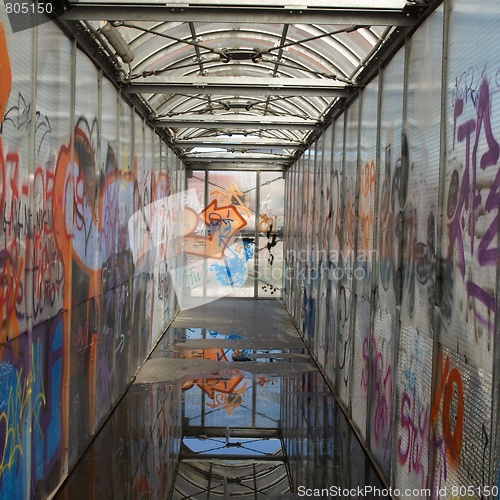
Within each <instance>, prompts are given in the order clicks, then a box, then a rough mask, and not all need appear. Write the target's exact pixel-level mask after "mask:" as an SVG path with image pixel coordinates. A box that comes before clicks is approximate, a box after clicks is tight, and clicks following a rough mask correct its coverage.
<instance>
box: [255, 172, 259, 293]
mask: <svg viewBox="0 0 500 500" xmlns="http://www.w3.org/2000/svg"><path fill="white" fill-rule="evenodd" d="M255 182H256V189H255V248H254V259H253V266H254V269H253V275H254V281H253V296H254V299H256V298H257V297H258V296H259V279H258V278H259V258H260V252H259V247H260V234H259V220H260V172H259V171H258V170H257V172H256V181H255Z"/></svg>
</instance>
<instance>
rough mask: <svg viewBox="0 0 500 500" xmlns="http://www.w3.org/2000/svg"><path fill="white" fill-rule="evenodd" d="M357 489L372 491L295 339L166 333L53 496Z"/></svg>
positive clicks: (288, 494) (362, 459)
mask: <svg viewBox="0 0 500 500" xmlns="http://www.w3.org/2000/svg"><path fill="white" fill-rule="evenodd" d="M367 481H368V483H367ZM365 484H371V485H379V487H380V488H381V485H380V481H379V480H378V477H377V475H376V474H375V472H374V471H373V470H372V469H371V467H370V462H369V460H368V459H367V457H366V455H365V453H364V451H363V449H362V448H361V446H360V445H359V442H358V440H357V439H356V437H355V434H354V433H353V432H352V431H351V429H350V427H349V425H348V423H347V421H346V419H345V417H344V414H343V413H342V411H341V409H340V408H339V407H338V406H337V404H336V402H335V398H334V396H333V394H332V393H331V392H330V391H329V389H328V386H327V385H326V384H325V381H324V379H323V377H322V375H321V373H319V371H318V370H317V368H316V366H315V365H314V363H312V362H311V359H310V358H309V355H308V354H307V350H306V349H305V347H304V345H303V344H301V342H297V341H296V340H293V341H288V342H285V341H279V340H276V339H275V340H273V341H271V342H270V341H269V339H265V338H264V339H263V338H261V337H252V336H250V335H248V334H247V333H246V332H243V331H241V330H240V331H237V329H236V328H235V327H231V328H228V329H226V330H223V331H219V330H217V329H209V328H170V329H169V330H168V331H167V332H166V334H165V335H164V337H163V338H162V339H161V341H160V342H159V343H158V345H157V346H156V349H155V350H154V352H153V353H152V355H151V357H150V358H149V359H148V360H147V361H146V363H145V364H144V366H143V367H142V369H141V370H140V371H139V373H138V374H137V377H136V380H135V381H134V383H133V384H132V385H131V386H130V387H129V389H128V391H127V392H126V394H125V396H124V397H123V398H122V400H121V401H120V402H119V404H118V405H117V407H116V409H115V410H114V411H113V412H112V413H111V415H110V417H109V419H108V420H107V421H106V423H105V425H104V426H103V428H102V429H101V430H100V432H99V433H98V435H97V437H96V439H95V440H94V441H93V443H92V444H91V446H90V447H89V448H88V450H87V451H86V452H85V454H84V455H83V457H82V459H81V461H80V462H79V463H78V464H77V466H76V468H75V470H74V471H73V472H72V473H71V475H70V477H69V479H68V480H67V481H66V483H65V484H64V486H63V488H62V489H61V491H60V492H59V494H58V496H57V497H56V498H64V499H68V500H74V499H75V498H82V499H83V498H85V499H87V498H99V499H101V498H113V499H114V498H120V499H136V498H141V499H142V498H147V499H160V498H161V499H206V498H209V499H210V498H213V499H217V498H219V499H227V498H239V499H253V500H255V499H256V498H257V499H260V498H263V499H267V498H274V499H278V498H280V499H281V498H282V499H286V498H300V497H299V496H298V494H297V492H298V491H301V490H299V487H303V488H323V489H328V488H331V487H337V488H354V487H357V486H359V485H365ZM341 497H342V498H346V497H344V496H342V495H341ZM381 497H382V496H381V495H378V496H370V495H367V496H366V498H381Z"/></svg>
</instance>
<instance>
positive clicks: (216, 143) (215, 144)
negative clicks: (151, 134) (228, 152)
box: [172, 137, 306, 150]
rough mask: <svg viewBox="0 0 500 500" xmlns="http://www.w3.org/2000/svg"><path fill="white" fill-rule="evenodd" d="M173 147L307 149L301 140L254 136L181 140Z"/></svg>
mask: <svg viewBox="0 0 500 500" xmlns="http://www.w3.org/2000/svg"><path fill="white" fill-rule="evenodd" d="M172 147H173V148H228V149H252V150H253V149H305V148H306V145H305V144H304V143H302V142H300V141H280V140H277V139H266V138H264V137H263V138H260V139H255V138H254V137H234V138H232V137H223V138H221V137H214V138H213V139H209V138H207V139H203V140H199V139H198V140H195V139H191V140H179V141H173V142H172Z"/></svg>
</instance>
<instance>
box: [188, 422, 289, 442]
mask: <svg viewBox="0 0 500 500" xmlns="http://www.w3.org/2000/svg"><path fill="white" fill-rule="evenodd" d="M182 432H183V435H184V436H192V437H202V436H206V437H226V436H227V427H196V426H193V425H189V426H186V427H184V428H183V429H182ZM231 437H233V438H256V439H263V438H276V439H279V438H280V437H281V431H280V430H279V429H277V428H276V427H275V428H271V427H270V428H265V427H259V428H255V429H252V428H248V427H231Z"/></svg>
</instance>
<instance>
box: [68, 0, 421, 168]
mask: <svg viewBox="0 0 500 500" xmlns="http://www.w3.org/2000/svg"><path fill="white" fill-rule="evenodd" d="M429 3H430V2H426V1H425V0H424V1H422V0H414V1H405V0H378V1H377V0H337V1H334V2H328V5H323V4H326V2H317V1H314V0H287V1H286V2H284V1H283V0H266V2H265V5H264V4H263V3H257V2H255V1H254V0H238V1H237V2H236V1H230V0H214V1H213V2H211V3H210V5H208V3H207V2H206V1H205V0H189V2H187V0H169V1H167V2H165V1H164V0H162V1H160V0H147V1H146V2H142V1H141V2H139V1H138V0H120V1H110V0H89V1H87V0H78V1H77V0H74V1H72V0H69V3H68V11H67V13H66V14H65V15H64V16H63V19H64V20H65V22H67V23H68V24H69V26H72V27H73V29H74V31H75V34H76V36H77V37H82V36H87V37H89V38H90V39H91V42H92V43H93V44H96V45H99V46H100V47H99V49H101V50H103V51H104V52H105V53H107V54H108V55H109V58H108V59H109V61H110V62H109V65H110V67H109V68H108V71H107V73H108V74H111V75H114V77H115V79H116V81H117V83H118V84H119V85H120V86H121V87H122V89H123V91H124V92H125V93H128V94H131V95H135V96H138V98H139V101H140V102H141V103H142V104H143V105H144V109H143V110H142V111H143V113H144V114H145V115H146V116H147V118H148V119H149V120H151V122H152V124H153V125H154V126H155V127H157V128H158V129H164V134H163V135H164V136H165V137H168V138H169V141H170V143H171V146H172V147H173V148H174V149H175V150H176V151H177V152H178V154H179V155H180V156H181V157H185V158H188V157H189V155H190V154H194V153H192V150H193V148H191V147H189V145H188V141H190V140H191V141H196V142H199V141H200V140H201V139H202V140H203V141H204V142H206V141H210V139H211V138H213V139H214V140H215V139H216V138H217V137H219V138H220V137H221V136H226V137H228V138H230V137H231V136H232V135H234V136H235V137H236V136H242V135H245V136H247V135H248V136H251V137H253V138H267V139H276V140H279V141H280V142H281V143H282V147H283V150H284V151H286V152H287V154H286V155H283V154H281V155H280V156H281V159H283V157H284V156H286V157H287V158H289V159H290V162H292V161H293V158H294V157H295V156H296V154H297V153H299V152H300V151H302V150H303V149H304V147H305V146H306V145H308V144H310V143H311V142H312V141H313V140H314V139H315V137H317V134H318V133H320V131H321V130H322V129H323V128H324V126H325V124H326V123H328V121H329V120H331V116H332V115H333V113H334V111H335V108H336V107H337V106H339V105H341V104H343V102H344V101H345V100H346V99H350V98H351V97H352V96H353V95H354V94H355V93H356V91H357V89H358V88H360V87H361V86H363V85H364V84H365V83H366V82H367V81H368V79H369V78H371V77H373V74H374V69H376V67H377V65H378V64H380V63H381V61H382V60H383V57H381V56H383V55H384V54H386V53H389V52H390V51H389V50H387V49H388V48H390V47H391V46H394V45H395V44H397V43H399V41H400V40H401V37H402V36H404V34H405V33H406V32H408V31H409V30H411V29H412V26H413V25H414V24H415V22H417V21H418V20H419V18H420V17H421V16H424V15H426V13H427V10H428V9H430V6H429V5H428V4H429ZM71 23H73V24H71ZM76 23H83V24H84V25H85V28H86V29H85V30H78V29H76ZM226 142H227V143H228V147H230V146H231V141H230V140H227V141H226ZM239 142H240V141H239V140H237V139H235V140H234V144H233V145H234V146H238V145H239ZM287 145H289V147H287ZM273 151H276V149H273ZM272 155H273V153H270V163H271V162H272V161H273V158H272ZM242 156H243V155H242ZM242 161H244V160H242Z"/></svg>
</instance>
